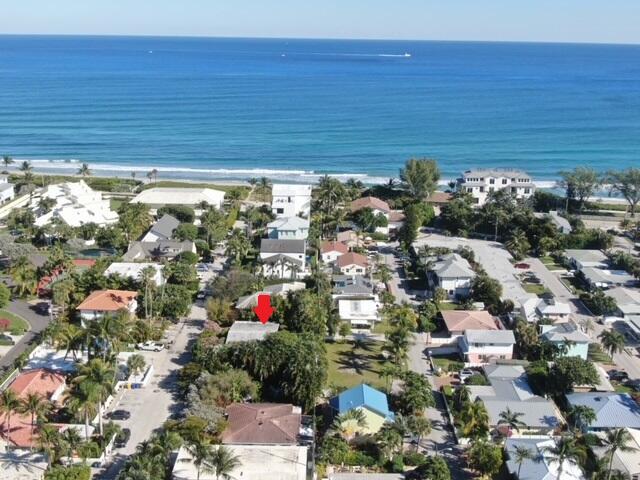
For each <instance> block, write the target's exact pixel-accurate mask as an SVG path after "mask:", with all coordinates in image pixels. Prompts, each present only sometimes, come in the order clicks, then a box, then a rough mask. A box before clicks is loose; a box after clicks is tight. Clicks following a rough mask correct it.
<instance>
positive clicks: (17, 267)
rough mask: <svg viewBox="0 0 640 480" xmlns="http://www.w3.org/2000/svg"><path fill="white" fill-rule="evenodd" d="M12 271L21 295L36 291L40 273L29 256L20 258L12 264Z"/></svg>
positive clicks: (12, 276)
mask: <svg viewBox="0 0 640 480" xmlns="http://www.w3.org/2000/svg"><path fill="white" fill-rule="evenodd" d="M10 273H11V278H12V279H13V281H14V283H15V284H16V288H17V290H18V294H19V295H20V296H21V297H24V296H25V295H26V294H28V293H31V294H33V293H35V290H36V287H37V286H38V275H37V272H36V269H35V267H34V266H33V265H32V264H31V262H30V261H29V259H28V258H27V257H25V256H23V257H20V258H18V259H17V260H16V261H15V262H14V263H13V265H12V266H11V269H10Z"/></svg>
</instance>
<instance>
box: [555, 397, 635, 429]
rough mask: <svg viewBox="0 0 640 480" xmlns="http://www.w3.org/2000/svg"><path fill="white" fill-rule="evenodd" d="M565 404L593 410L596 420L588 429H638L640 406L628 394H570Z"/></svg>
mask: <svg viewBox="0 0 640 480" xmlns="http://www.w3.org/2000/svg"><path fill="white" fill-rule="evenodd" d="M567 402H568V403H569V405H570V406H575V405H585V406H587V407H591V408H592V409H593V411H594V412H595V413H596V420H595V421H594V422H593V423H592V424H591V425H590V426H589V427H590V428H622V427H630V428H640V406H639V405H638V403H637V402H636V401H635V400H634V399H633V397H631V395H629V394H628V393H615V392H612V393H606V392H589V393H571V394H568V395H567Z"/></svg>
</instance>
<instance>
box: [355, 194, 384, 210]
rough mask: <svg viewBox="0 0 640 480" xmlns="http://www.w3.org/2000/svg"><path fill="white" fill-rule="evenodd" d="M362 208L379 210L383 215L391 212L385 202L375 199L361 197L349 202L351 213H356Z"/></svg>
mask: <svg viewBox="0 0 640 480" xmlns="http://www.w3.org/2000/svg"><path fill="white" fill-rule="evenodd" d="M363 208H370V209H372V210H381V211H383V212H385V213H389V212H390V211H391V207H389V204H388V203H387V202H385V201H384V200H380V199H379V198H376V197H362V198H358V199H357V200H354V201H353V202H351V211H352V212H357V211H358V210H362V209H363Z"/></svg>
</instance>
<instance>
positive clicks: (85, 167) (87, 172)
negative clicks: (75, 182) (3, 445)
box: [78, 163, 91, 177]
mask: <svg viewBox="0 0 640 480" xmlns="http://www.w3.org/2000/svg"><path fill="white" fill-rule="evenodd" d="M78 175H82V176H83V177H89V176H91V169H90V168H89V164H88V163H83V164H82V165H81V166H80V168H79V169H78Z"/></svg>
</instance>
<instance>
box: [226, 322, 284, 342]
mask: <svg viewBox="0 0 640 480" xmlns="http://www.w3.org/2000/svg"><path fill="white" fill-rule="evenodd" d="M279 328H280V324H279V323H265V324H262V323H260V322H244V321H238V322H234V324H233V325H231V328H230V329H229V332H228V333H227V341H226V343H236V342H250V341H252V340H264V339H265V338H266V336H267V335H268V334H270V333H275V332H277V331H278V329H279Z"/></svg>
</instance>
